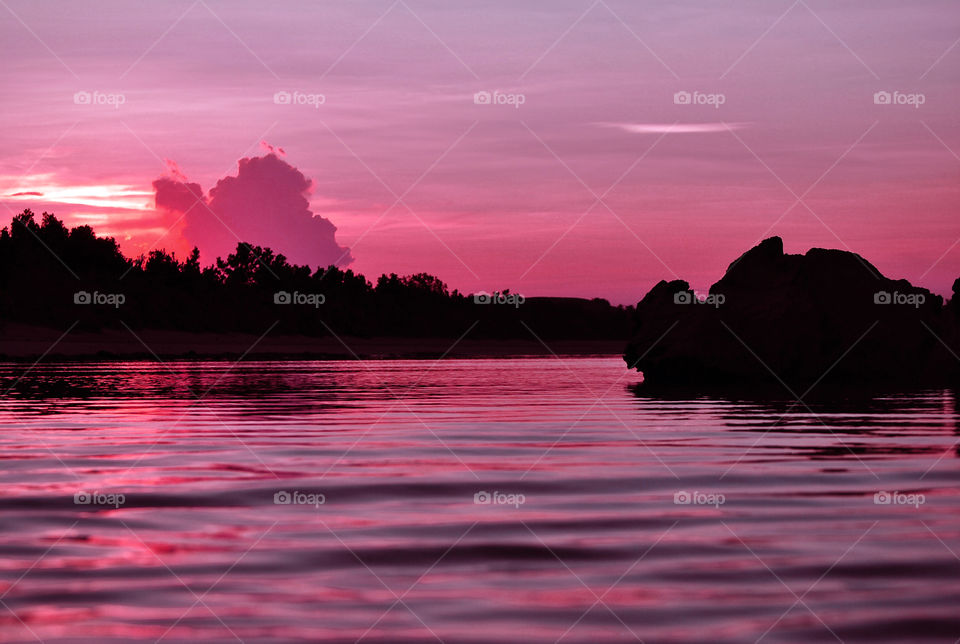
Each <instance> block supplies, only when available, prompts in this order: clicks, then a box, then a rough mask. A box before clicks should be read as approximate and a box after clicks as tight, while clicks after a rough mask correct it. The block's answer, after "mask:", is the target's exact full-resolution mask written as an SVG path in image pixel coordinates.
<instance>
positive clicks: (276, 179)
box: [153, 148, 353, 266]
mask: <svg viewBox="0 0 960 644" xmlns="http://www.w3.org/2000/svg"><path fill="white" fill-rule="evenodd" d="M277 150H279V148H278V149H277ZM172 167H175V166H172ZM171 175H172V176H170V177H161V178H160V179H157V180H156V181H154V182H153V188H154V192H155V201H156V207H157V209H158V210H160V211H162V212H164V213H166V214H167V216H168V217H169V218H170V220H171V221H170V224H171V226H172V227H176V228H178V229H180V231H179V232H180V234H181V236H182V237H183V238H184V239H185V240H186V241H187V242H188V243H189V244H190V245H194V246H197V247H199V248H200V253H201V256H202V258H203V260H204V261H206V262H210V261H213V259H214V258H216V257H226V256H227V254H229V253H231V252H233V250H235V249H236V246H237V243H238V242H239V241H244V242H248V243H251V244H256V245H259V246H269V247H270V248H272V249H273V250H274V252H277V253H283V254H284V255H286V257H287V259H288V260H290V261H291V262H293V263H296V264H309V265H310V266H329V265H331V264H335V265H337V266H346V265H347V264H350V263H351V262H352V261H353V256H352V255H351V254H350V249H349V248H347V247H345V246H340V245H339V244H338V243H337V241H336V232H337V228H336V226H334V225H333V223H332V222H331V221H330V220H329V219H326V218H324V217H321V216H319V215H315V214H314V213H313V212H311V210H310V202H309V201H308V196H309V195H310V193H311V192H312V190H313V182H312V181H311V180H310V179H308V178H307V177H306V176H304V174H303V173H302V172H300V171H299V170H298V169H297V168H295V167H293V166H292V165H290V164H289V163H287V162H286V161H284V160H283V159H281V158H280V157H278V156H277V154H276V152H275V151H270V153H269V154H267V155H266V156H262V157H248V158H243V159H240V162H239V168H238V171H237V174H236V176H227V177H224V178H222V179H220V181H218V182H217V185H215V186H214V187H213V188H211V189H210V192H209V194H207V195H204V194H203V190H202V188H201V187H200V185H199V184H196V183H189V182H188V181H187V180H186V177H185V176H184V175H183V173H182V172H180V171H179V169H177V170H176V171H175V172H174V171H173V170H171ZM177 219H182V221H183V225H182V228H180V226H175V222H176V220H177Z"/></svg>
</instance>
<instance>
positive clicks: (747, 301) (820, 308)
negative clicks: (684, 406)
mask: <svg viewBox="0 0 960 644" xmlns="http://www.w3.org/2000/svg"><path fill="white" fill-rule="evenodd" d="M958 291H960V279H958V280H957V281H956V283H954V286H953V292H954V297H953V299H952V300H951V301H950V302H949V303H948V304H947V305H946V306H944V302H943V298H942V297H940V296H939V295H936V294H934V293H931V292H930V291H928V290H927V289H924V288H919V287H916V286H913V285H911V284H910V283H909V282H908V281H906V280H892V279H889V278H887V277H884V276H883V275H881V274H880V272H879V271H878V270H877V269H876V268H875V267H874V266H872V265H871V264H870V263H869V262H867V261H866V260H865V259H863V258H862V257H860V256H859V255H856V254H855V253H850V252H846V251H840V250H826V249H822V248H812V249H810V250H809V251H807V253H806V254H804V255H786V254H784V252H783V241H782V240H781V239H780V238H779V237H771V238H770V239H766V240H764V241H763V242H761V243H760V244H759V245H757V246H756V247H755V248H752V249H750V250H749V251H747V252H746V253H745V254H744V255H742V256H741V257H740V258H739V259H737V260H736V261H735V262H733V263H732V264H731V265H730V266H729V267H728V268H727V272H726V274H725V275H724V276H723V278H722V279H721V280H720V281H718V282H717V283H716V284H714V285H713V286H711V287H710V292H709V295H706V296H703V295H701V296H700V297H697V296H696V295H695V294H694V293H693V291H691V290H690V286H689V284H687V282H684V281H682V280H675V281H671V282H666V281H661V282H660V283H659V284H657V285H656V286H655V287H653V289H651V291H650V292H649V293H647V295H646V296H645V297H644V298H643V299H642V300H641V301H640V303H639V304H638V305H637V310H636V327H635V330H634V334H633V336H632V339H631V341H630V343H629V344H628V346H627V349H626V351H625V355H624V359H625V360H626V362H627V364H628V365H629V366H630V367H631V368H636V369H637V370H638V371H642V372H643V374H644V382H645V383H652V384H698V383H715V384H728V383H737V382H757V381H773V382H780V383H782V384H787V385H788V386H789V387H791V388H794V387H795V388H797V389H795V391H796V393H797V394H798V395H799V394H802V393H803V391H804V387H809V386H810V385H812V384H814V383H817V382H824V381H840V382H870V381H903V382H911V383H918V384H919V383H921V382H942V381H944V380H947V379H955V378H957V377H958V376H960V359H958V358H957V355H960V299H958V298H957V295H958Z"/></svg>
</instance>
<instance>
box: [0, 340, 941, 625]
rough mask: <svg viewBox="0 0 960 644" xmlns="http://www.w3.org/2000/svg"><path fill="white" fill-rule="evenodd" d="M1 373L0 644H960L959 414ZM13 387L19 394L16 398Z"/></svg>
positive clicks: (580, 393)
mask: <svg viewBox="0 0 960 644" xmlns="http://www.w3.org/2000/svg"><path fill="white" fill-rule="evenodd" d="M26 370H27V367H26V366H15V365H6V366H0V381H2V385H3V389H2V391H7V390H8V389H9V388H10V387H13V388H12V390H10V391H9V392H8V393H7V394H6V395H5V396H3V397H2V398H0V424H2V431H0V457H2V467H0V484H2V488H0V489H2V496H0V641H4V642H19V641H26V642H29V641H47V642H61V641H62V642H108V641H130V640H146V641H165V642H166V641H169V642H200V641H202V642H221V641H222V642H232V641H248V642H254V641H265V642H290V641H311V642H326V641H331V642H334V641H335V642H339V641H344V642H353V641H358V640H362V641H370V642H378V641H382V642H406V641H411V642H428V641H444V642H523V643H525V644H533V643H537V642H555V641H562V642H605V641H610V642H616V641H634V640H643V641H646V642H673V641H691V642H693V641H696V642H755V641H765V642H803V641H810V642H828V641H845V642H876V641H901V642H917V641H943V642H956V641H957V640H958V639H960V558H958V554H960V462H958V459H957V457H958V452H957V441H958V438H960V415H958V407H960V400H958V396H957V392H955V391H953V390H928V391H920V392H908V393H904V392H891V393H884V394H882V395H881V394H874V395H871V396H864V395H857V394H849V393H832V394H830V395H829V396H827V397H825V398H824V397H820V398H818V397H816V396H815V395H814V396H811V397H810V399H809V400H807V403H806V404H795V405H791V403H792V402H795V401H792V400H791V397H790V396H789V395H788V394H787V393H786V392H785V391H783V392H780V393H781V394H782V395H773V396H770V395H765V396H764V397H763V398H761V399H757V398H756V397H754V398H750V397H748V396H744V395H742V394H740V395H732V394H729V393H726V394H722V395H721V394H717V395H701V394H690V393H687V394H681V393H674V394H671V395H669V396H658V395H653V394H650V393H644V392H643V390H642V389H641V390H637V389H635V388H634V387H633V385H634V384H636V382H637V380H638V376H637V374H635V373H631V372H627V371H626V370H625V368H624V365H623V363H622V362H621V361H620V360H619V359H616V358H569V359H568V358H564V359H562V360H558V359H556V358H549V359H519V360H469V361H461V360H449V361H447V360H444V361H442V362H439V363H433V362H427V361H382V362H365V363H359V362H293V363H279V362H253V363H244V364H241V365H236V366H235V365H231V364H229V363H174V364H168V365H161V364H155V363H132V362H131V363H99V364H62V365H49V366H40V367H37V368H35V369H33V370H32V371H30V372H29V373H27V374H26V375H25V376H24V372H25V371H26ZM21 376H23V377H22V379H21V380H19V381H17V378H19V377H21Z"/></svg>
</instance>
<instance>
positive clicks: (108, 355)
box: [0, 325, 627, 362]
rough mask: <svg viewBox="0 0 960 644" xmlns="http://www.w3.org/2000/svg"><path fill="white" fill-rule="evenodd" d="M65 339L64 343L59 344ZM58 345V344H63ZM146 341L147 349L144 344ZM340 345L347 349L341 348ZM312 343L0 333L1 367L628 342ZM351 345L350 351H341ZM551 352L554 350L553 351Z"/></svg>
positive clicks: (416, 356)
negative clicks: (69, 362) (15, 363)
mask: <svg viewBox="0 0 960 644" xmlns="http://www.w3.org/2000/svg"><path fill="white" fill-rule="evenodd" d="M61 336H62V337H61ZM58 339H59V341H58ZM141 340H142V342H141ZM341 340H342V342H341ZM545 342H546V344H547V347H545V346H544V345H543V344H541V343H540V342H539V341H538V340H536V339H534V338H532V337H531V338H530V339H529V340H521V339H506V340H498V339H492V338H490V339H470V338H464V339H463V340H460V341H459V342H457V339H456V338H390V337H376V338H360V337H352V336H341V338H340V339H339V340H338V339H337V338H334V337H330V336H322V337H310V336H291V335H277V336H271V335H267V336H265V337H262V338H261V337H260V336H258V335H255V334H246V333H224V334H216V333H193V332H182V331H164V330H143V331H136V336H134V335H133V333H131V332H130V331H127V330H124V329H119V330H109V331H105V332H89V331H72V332H70V333H67V334H66V335H64V331H63V330H57V329H46V328H38V327H26V326H19V325H8V326H7V328H5V329H3V330H2V331H0V362H38V361H41V360H42V361H44V362H68V361H85V360H96V361H125V360H149V361H157V360H158V359H159V360H161V361H166V360H214V361H216V360H233V361H239V360H289V361H295V360H356V359H363V360H385V359H386V360H389V359H403V360H436V359H439V358H441V357H444V358H459V359H483V358H517V357H524V356H531V357H544V356H551V355H554V354H556V355H571V356H590V355H596V356H622V355H623V350H624V347H625V346H626V343H627V341H626V339H624V340H553V341H551V340H545ZM344 345H346V346H344ZM548 347H549V348H548Z"/></svg>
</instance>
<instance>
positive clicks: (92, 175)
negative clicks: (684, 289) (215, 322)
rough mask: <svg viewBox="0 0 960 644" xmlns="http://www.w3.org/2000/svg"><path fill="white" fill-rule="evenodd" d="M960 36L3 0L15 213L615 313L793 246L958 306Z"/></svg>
mask: <svg viewBox="0 0 960 644" xmlns="http://www.w3.org/2000/svg"><path fill="white" fill-rule="evenodd" d="M958 39H960V6H958V5H957V4H956V2H951V1H942V2H941V1H938V2H912V3H906V2H887V1H883V0H881V1H876V2H869V3H864V2H856V3H855V2H825V1H823V0H807V1H806V2H804V1H798V2H789V1H784V2H772V1H763V2H719V3H718V2H715V1H714V2H704V1H701V0H695V1H691V2H663V3H659V4H656V3H642V4H641V3H637V2H625V1H619V0H604V1H603V2H599V1H598V2H591V1H590V0H578V1H572V0H569V1H568V0H551V1H544V2H516V1H513V2H508V1H504V2H499V1H489V0H475V1H472V2H456V3H455V2H449V1H448V2H424V1H421V0H406V1H400V2H391V1H377V2H357V1H350V2H333V3H312V2H311V3H307V2H302V3H301V2H297V3H285V2H276V3H261V2H237V1H233V2H215V1H209V2H204V1H200V0H198V1H197V2H190V1H185V2H163V3H138V4H135V5H133V4H130V3H127V2H99V1H98V2H83V1H80V2H70V3H52V2H51V3H34V2H25V1H18V0H3V3H2V6H0V57H2V60H3V61H4V64H3V65H2V66H0V84H2V87H3V88H4V89H3V102H2V107H0V109H2V110H3V119H2V120H0V200H2V202H3V203H4V204H5V205H6V206H7V208H8V209H9V211H8V210H3V211H2V216H3V219H5V220H8V219H9V217H10V215H11V214H12V211H16V212H19V211H20V210H22V209H23V208H26V207H29V208H32V209H34V210H35V211H42V210H49V211H53V212H56V213H57V214H58V215H60V216H61V217H63V218H64V219H65V220H66V221H67V222H68V223H69V224H73V225H76V224H80V223H90V224H92V225H93V226H94V227H95V228H96V229H97V230H98V231H99V232H101V233H108V234H112V235H115V236H116V237H118V239H120V240H121V242H122V243H123V244H124V248H125V250H127V251H128V252H132V253H138V252H142V251H144V250H146V249H148V248H150V247H151V246H153V245H159V246H161V247H166V248H175V249H177V250H181V251H182V250H183V249H185V248H187V247H188V246H189V245H191V244H194V243H199V244H200V245H201V250H204V248H205V247H207V246H210V247H213V248H217V247H220V246H223V245H226V246H229V245H231V244H233V243H234V242H235V241H236V239H235V237H234V236H233V233H237V234H239V235H241V236H243V237H245V241H251V242H254V243H265V242H268V243H269V244H270V245H272V246H275V247H276V248H277V249H279V250H284V249H285V248H289V249H290V250H289V254H290V255H291V256H293V257H294V258H295V259H297V260H299V261H309V259H310V258H309V257H308V256H309V254H310V248H311V247H312V246H311V244H314V243H315V246H316V255H315V257H314V258H313V261H311V263H318V262H323V263H326V262H331V261H335V260H336V259H337V258H336V257H333V256H332V255H333V254H336V253H337V249H339V248H348V249H349V254H350V255H352V257H353V258H354V261H353V262H352V263H351V264H350V266H351V267H352V268H354V269H355V270H359V271H360V272H363V273H365V274H367V275H368V277H372V278H375V276H376V275H378V274H379V273H381V272H384V271H387V272H391V271H392V272H398V273H412V272H419V271H428V272H431V273H434V274H436V275H438V276H440V277H441V278H442V279H444V280H445V281H446V282H447V283H448V284H450V285H451V286H452V287H456V288H460V289H461V290H464V291H474V290H488V291H489V290H493V289H498V288H506V287H509V288H511V289H513V290H514V291H519V292H521V293H525V294H529V295H578V296H601V297H606V298H608V299H611V300H612V301H615V302H633V301H636V300H637V299H638V298H639V297H641V296H642V295H643V294H644V293H645V292H646V290H647V289H648V288H649V287H650V286H652V285H653V284H654V283H655V282H656V281H658V280H659V279H661V278H673V277H677V276H679V277H681V278H684V279H687V280H689V281H690V282H691V283H692V284H693V285H694V287H695V288H698V289H705V288H706V287H707V286H708V285H709V284H710V283H711V282H713V281H715V280H716V279H718V278H719V277H720V275H721V274H722V272H723V270H724V269H725V268H726V266H727V264H728V263H729V262H730V261H732V260H733V259H734V258H735V257H736V256H737V255H739V254H740V253H741V252H742V251H743V250H745V249H746V248H747V247H749V246H751V245H753V244H754V243H755V242H757V241H758V240H759V239H761V238H763V237H766V236H770V235H772V234H779V235H781V236H782V237H784V240H785V246H786V249H787V251H788V252H803V251H805V250H806V249H807V248H809V247H811V246H825V247H836V248H847V249H850V250H853V251H856V252H859V253H861V254H862V255H864V256H865V257H867V258H868V259H869V260H871V261H872V262H874V264H876V265H877V266H878V267H879V268H880V269H881V271H883V272H884V273H886V274H887V275H889V276H891V277H895V278H901V277H903V278H907V279H910V280H911V281H913V282H914V283H918V284H920V285H923V286H927V287H929V288H932V289H933V290H935V291H938V292H941V293H948V292H949V288H950V285H951V284H952V282H953V280H954V279H955V278H956V277H957V276H960V244H958V243H957V242H958V239H960V217H958V216H957V211H958V206H960V181H958V179H960V158H958V156H957V151H958V150H960V127H958V126H960V123H958V119H960V110H958V109H957V108H958V102H960V91H958V83H957V80H958V70H960V46H957V42H958ZM479 91H488V92H491V93H494V92H499V94H498V97H499V100H501V101H504V103H502V104H476V103H475V99H474V95H475V93H477V92H479ZM683 91H686V92H690V93H691V95H692V101H691V102H694V103H695V102H697V101H702V103H701V104H677V103H676V102H675V94H676V93H677V92H683ZM878 91H886V92H890V93H891V95H892V96H894V99H893V100H894V102H896V101H898V100H899V101H902V104H876V103H875V99H874V94H875V93H876V92H878ZM77 92H88V93H90V99H91V101H90V103H91V104H84V102H83V101H84V98H83V96H85V95H83V94H81V95H80V96H81V98H79V99H77V100H79V101H80V103H77V102H76V101H75V94H76V93H77ZM277 92H289V93H291V95H293V96H295V97H296V98H293V99H292V100H291V102H290V103H284V102H283V101H282V99H281V100H280V102H279V103H278V102H277V101H275V95H276V93H277ZM295 92H296V94H294V93H295ZM695 92H696V94H694V93H695ZM895 92H896V94H895ZM319 95H322V101H323V102H322V104H319V105H318V104H317V103H319V102H320V100H321V99H320V98H317V96H319ZM281 96H282V95H281ZM298 100H299V101H301V102H300V103H299V104H296V103H297V101H298ZM121 102H122V103H121ZM518 102H522V104H521V105H516V103H518ZM920 102H922V104H920V105H916V103H920ZM117 103H121V104H117ZM717 103H722V104H720V105H717ZM261 141H266V142H268V143H269V144H271V145H273V146H277V148H282V149H283V153H282V154H281V153H280V152H279V151H277V152H276V153H275V155H274V156H275V158H274V159H273V160H272V161H271V160H270V159H269V158H268V159H267V161H265V162H262V163H254V164H252V165H251V164H250V162H247V165H246V166H245V167H247V168H248V169H251V168H254V169H255V168H259V169H260V170H261V172H259V173H258V172H253V171H249V172H241V173H240V176H238V161H239V160H240V159H241V158H250V157H258V156H259V157H264V156H268V154H269V150H268V149H267V148H265V146H263V145H262V144H261ZM301 175H302V178H301ZM228 177H233V178H228ZM270 177H282V180H278V181H276V182H272V179H270ZM160 178H166V179H167V180H169V181H175V182H184V181H186V182H191V183H195V184H197V185H198V190H197V192H198V197H199V198H200V205H199V206H198V207H196V208H194V209H193V210H190V212H188V213H187V214H186V215H184V213H183V210H188V209H189V208H188V207H184V208H182V209H181V210H177V209H176V208H159V209H158V208H156V206H155V194H154V182H155V181H156V180H158V179H160ZM221 180H225V182H222V183H220V184H219V185H220V186H229V190H227V191H226V192H225V191H223V190H221V191H220V198H219V199H218V198H217V197H216V195H215V194H211V190H212V189H214V188H215V187H216V186H218V182H221ZM18 193H41V194H42V196H38V195H36V194H18ZM228 196H229V198H228ZM304 199H306V203H305V202H304ZM161 201H162V197H161ZM266 203H277V204H280V205H277V206H276V207H275V208H272V209H269V212H261V210H260V208H259V207H257V204H266ZM391 206H392V207H391ZM311 213H313V214H315V215H318V216H319V217H322V218H324V219H316V220H311V219H310V216H311ZM181 215H184V216H183V217H181ZM324 220H326V221H324ZM330 224H332V226H331V225H330ZM333 226H335V227H336V234H335V238H334V236H333V231H332V227H333ZM258 231H259V232H258ZM252 234H257V235H262V236H263V237H264V238H265V239H263V240H261V239H246V237H247V236H249V235H252ZM209 254H210V253H209V252H208V253H205V259H208V260H209V259H212V257H206V255H209ZM305 255H306V256H307V257H305ZM340 255H341V256H342V253H340ZM350 255H348V256H347V258H348V259H349V256H350ZM345 261H347V260H345ZM341 263H342V262H341Z"/></svg>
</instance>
